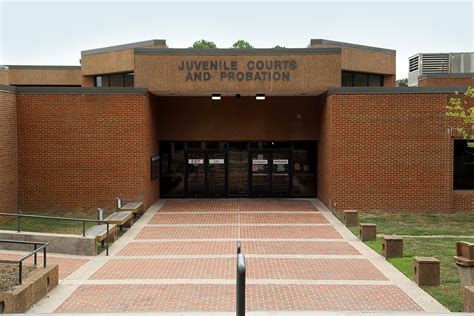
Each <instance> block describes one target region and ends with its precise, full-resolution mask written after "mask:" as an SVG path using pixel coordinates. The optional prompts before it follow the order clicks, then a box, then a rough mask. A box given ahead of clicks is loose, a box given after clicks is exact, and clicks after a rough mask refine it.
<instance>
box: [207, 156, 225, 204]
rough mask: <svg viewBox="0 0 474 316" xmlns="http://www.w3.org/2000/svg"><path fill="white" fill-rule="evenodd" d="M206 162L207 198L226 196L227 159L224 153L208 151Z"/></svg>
mask: <svg viewBox="0 0 474 316" xmlns="http://www.w3.org/2000/svg"><path fill="white" fill-rule="evenodd" d="M206 160H207V161H206V162H207V163H206V165H207V192H208V196H209V197H223V196H226V193H227V187H226V178H227V159H226V153H225V151H209V152H208V153H207V157H206Z"/></svg>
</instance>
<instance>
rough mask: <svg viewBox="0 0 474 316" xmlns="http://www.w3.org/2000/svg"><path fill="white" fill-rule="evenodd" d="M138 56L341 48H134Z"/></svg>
mask: <svg viewBox="0 0 474 316" xmlns="http://www.w3.org/2000/svg"><path fill="white" fill-rule="evenodd" d="M134 52H135V54H140V55H199V56H220V55H230V56H232V55H237V56H254V55H313V54H322V55H325V54H340V53H341V48H339V47H334V48H332V47H331V48H135V49H134Z"/></svg>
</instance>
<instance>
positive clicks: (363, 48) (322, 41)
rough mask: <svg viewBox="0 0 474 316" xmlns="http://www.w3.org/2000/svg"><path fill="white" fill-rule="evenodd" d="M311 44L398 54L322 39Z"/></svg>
mask: <svg viewBox="0 0 474 316" xmlns="http://www.w3.org/2000/svg"><path fill="white" fill-rule="evenodd" d="M310 43H311V44H310V45H333V46H337V47H342V48H354V49H361V50H368V51H373V52H381V53H387V54H392V55H395V54H396V53H397V51H396V50H394V49H388V48H381V47H375V46H366V45H359V44H352V43H346V42H338V41H331V40H327V39H322V38H318V39H311V42H310Z"/></svg>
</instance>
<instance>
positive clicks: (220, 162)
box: [209, 159, 224, 165]
mask: <svg viewBox="0 0 474 316" xmlns="http://www.w3.org/2000/svg"><path fill="white" fill-rule="evenodd" d="M209 164H210V165H223V164H224V159H209Z"/></svg>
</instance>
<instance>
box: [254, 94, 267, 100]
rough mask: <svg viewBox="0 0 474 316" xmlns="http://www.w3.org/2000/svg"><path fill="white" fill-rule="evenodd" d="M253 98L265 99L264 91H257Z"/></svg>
mask: <svg viewBox="0 0 474 316" xmlns="http://www.w3.org/2000/svg"><path fill="white" fill-rule="evenodd" d="M255 99H256V100H259V101H262V100H265V94H264V93H257V95H256V96H255Z"/></svg>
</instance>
